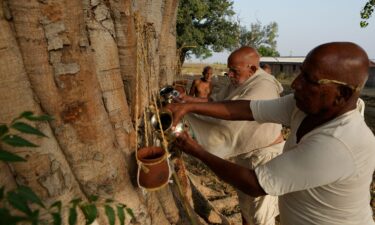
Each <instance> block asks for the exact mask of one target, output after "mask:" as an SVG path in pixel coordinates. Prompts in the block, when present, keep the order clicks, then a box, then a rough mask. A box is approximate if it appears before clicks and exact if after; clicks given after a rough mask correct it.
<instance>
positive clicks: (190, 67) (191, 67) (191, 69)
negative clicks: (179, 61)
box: [182, 63, 227, 75]
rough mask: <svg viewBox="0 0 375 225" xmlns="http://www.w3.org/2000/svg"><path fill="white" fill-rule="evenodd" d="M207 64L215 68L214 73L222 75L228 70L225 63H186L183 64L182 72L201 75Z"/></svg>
mask: <svg viewBox="0 0 375 225" xmlns="http://www.w3.org/2000/svg"><path fill="white" fill-rule="evenodd" d="M205 66H211V67H212V68H213V69H214V71H213V75H221V74H222V72H225V71H226V70H227V65H225V64H202V63H185V64H184V65H183V66H182V74H189V75H201V74H202V71H203V68H204V67H205Z"/></svg>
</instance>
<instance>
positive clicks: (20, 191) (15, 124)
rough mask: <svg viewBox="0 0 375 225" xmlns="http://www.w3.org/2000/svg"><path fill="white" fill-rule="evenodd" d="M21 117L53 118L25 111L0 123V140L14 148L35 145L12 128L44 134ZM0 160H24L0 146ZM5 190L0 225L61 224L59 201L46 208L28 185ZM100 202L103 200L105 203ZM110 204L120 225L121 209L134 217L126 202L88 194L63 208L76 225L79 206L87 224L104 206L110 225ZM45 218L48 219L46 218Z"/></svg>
mask: <svg viewBox="0 0 375 225" xmlns="http://www.w3.org/2000/svg"><path fill="white" fill-rule="evenodd" d="M20 119H26V120H29V121H49V120H51V119H52V117H50V116H47V115H42V116H35V115H34V114H33V113H32V112H24V113H22V114H21V115H20V116H18V117H17V118H16V119H14V120H13V121H12V123H11V124H10V125H6V124H1V125H0V143H4V144H8V145H10V146H13V147H37V145H35V144H34V143H32V142H30V141H28V140H26V139H24V138H22V137H20V136H18V135H15V134H12V133H10V131H11V130H15V131H17V132H20V133H25V134H31V135H36V136H39V137H46V135H44V134H43V133H42V132H40V131H39V130H38V129H37V128H34V127H33V126H31V125H29V124H27V123H25V122H20V121H19V120H20ZM0 161H4V162H18V161H26V160H25V159H23V158H22V157H20V156H18V155H16V154H13V153H10V152H8V151H4V150H1V149H0ZM4 190H5V188H4V187H0V225H16V224H19V223H22V224H32V225H38V224H46V223H47V224H54V225H61V224H62V208H63V205H62V203H61V201H56V202H54V203H52V204H51V205H50V206H49V207H46V206H45V204H43V202H42V201H41V199H40V198H39V197H38V195H36V194H35V193H34V192H33V191H32V190H31V189H30V188H29V187H27V186H19V187H17V188H16V189H15V190H10V191H8V192H5V191H4ZM103 202H105V205H104V206H103V204H104V203H103ZM94 203H95V204H94ZM110 204H112V205H114V206H115V207H116V208H117V213H118V217H117V218H118V220H119V222H120V224H125V213H124V209H125V210H126V211H127V213H128V214H129V215H130V216H131V217H132V218H134V214H133V211H132V210H131V209H130V208H127V207H126V206H125V205H123V204H121V203H115V202H114V201H113V200H112V199H105V200H101V201H100V199H99V197H98V196H95V195H92V196H90V197H89V201H88V202H84V201H82V199H80V198H76V199H73V200H71V201H70V203H69V206H66V208H69V211H68V212H69V217H68V223H69V225H75V224H77V215H78V214H77V208H79V209H80V210H81V212H82V213H83V215H84V217H85V219H86V224H91V223H92V222H94V220H95V219H96V218H97V216H98V210H97V208H98V207H104V209H105V214H106V216H107V218H108V221H109V224H111V225H114V224H115V221H116V220H115V219H116V218H115V211H114V210H113V207H112V206H111V205H110ZM15 211H16V212H15ZM41 211H42V212H43V213H44V214H43V221H41V219H40V212H41ZM46 217H47V221H45V220H46V219H45V218H46Z"/></svg>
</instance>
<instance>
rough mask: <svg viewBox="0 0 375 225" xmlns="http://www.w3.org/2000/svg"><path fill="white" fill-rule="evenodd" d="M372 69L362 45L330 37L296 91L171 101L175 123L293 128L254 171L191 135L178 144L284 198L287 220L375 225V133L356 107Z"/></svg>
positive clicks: (253, 190)
mask: <svg viewBox="0 0 375 225" xmlns="http://www.w3.org/2000/svg"><path fill="white" fill-rule="evenodd" d="M368 69H369V59H368V56H367V54H366V52H365V51H364V50H363V49H362V48H361V47H359V46H358V45H356V44H354V43H350V42H334V43H327V44H323V45H320V46H318V47H316V48H315V49H313V50H312V51H311V52H310V53H309V54H308V56H307V57H306V59H305V61H304V63H303V65H302V67H301V72H300V74H299V76H298V77H297V78H296V79H295V80H294V81H293V83H292V88H293V89H294V91H295V92H294V94H291V95H287V96H284V97H282V98H279V99H275V100H267V101H245V100H240V101H227V102H222V103H208V104H204V105H202V104H185V105H179V104H176V105H169V106H168V108H169V109H170V110H171V111H172V112H173V113H174V120H175V121H174V123H175V122H176V121H178V120H179V119H180V118H181V117H182V116H183V115H184V114H186V113H190V112H193V113H199V114H203V115H207V116H213V117H216V118H221V119H227V120H256V121H259V122H260V123H263V122H273V123H281V124H285V125H288V126H290V127H291V134H290V136H289V138H288V140H287V142H286V144H285V146H284V152H283V154H281V155H279V156H278V157H276V158H274V159H272V160H271V161H269V162H268V163H266V164H264V165H260V166H258V167H257V168H255V169H254V170H252V169H247V168H244V167H241V166H239V165H236V164H233V163H230V162H228V161H225V160H222V159H220V158H218V157H215V156H213V155H211V154H210V153H208V152H206V151H204V149H203V148H202V147H201V146H200V145H198V144H197V143H196V142H194V141H193V140H192V139H190V137H188V135H187V134H186V133H181V134H180V135H179V137H178V138H177V142H176V144H177V145H178V146H179V147H180V148H181V149H182V150H183V151H185V152H186V153H188V154H191V155H193V156H195V157H197V158H199V159H200V160H202V161H203V162H204V163H206V164H207V165H208V166H209V167H210V168H211V169H212V170H213V171H214V172H215V173H216V174H217V175H218V176H219V177H221V178H222V179H223V180H225V181H226V182H228V183H230V184H232V185H234V186H235V187H236V188H238V189H240V190H242V191H243V192H245V193H247V194H249V195H251V196H264V195H272V196H279V208H280V218H281V224H283V225H299V224H300V225H309V224H315V225H321V224H325V225H327V224H344V225H345V224H358V225H359V224H361V225H374V224H375V223H374V221H373V218H372V209H371V207H370V192H369V188H370V184H371V181H372V175H373V172H374V169H375V137H374V135H373V133H372V132H371V130H370V129H369V128H368V127H367V125H366V123H365V121H364V119H363V117H362V116H361V115H360V113H359V111H358V110H357V109H356V105H357V100H358V97H359V94H360V90H361V89H362V87H363V86H364V84H365V82H366V80H367V77H368ZM233 174H235V176H234V175H233Z"/></svg>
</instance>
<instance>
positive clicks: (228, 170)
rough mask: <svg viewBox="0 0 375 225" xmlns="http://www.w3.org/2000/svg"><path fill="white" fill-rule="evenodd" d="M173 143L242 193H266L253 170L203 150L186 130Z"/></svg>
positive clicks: (255, 195) (253, 194)
mask: <svg viewBox="0 0 375 225" xmlns="http://www.w3.org/2000/svg"><path fill="white" fill-rule="evenodd" d="M175 143H176V145H177V146H178V147H179V148H180V149H181V150H182V151H184V152H185V153H187V154H190V155H192V156H194V157H196V158H198V159H200V160H201V161H202V162H203V163H205V164H206V165H207V166H208V167H210V169H211V170H212V171H213V172H214V173H215V174H216V175H218V176H219V177H220V178H221V179H223V180H224V181H225V182H227V183H229V184H231V185H233V186H234V187H236V188H238V189H240V190H241V191H243V192H244V193H246V194H248V195H251V196H253V197H258V196H262V195H266V192H265V191H264V190H263V188H262V187H261V186H260V185H259V182H258V179H257V177H256V175H255V172H254V170H250V169H248V168H246V167H242V166H239V165H237V164H234V163H231V162H229V161H226V160H224V159H221V158H219V157H217V156H215V155H213V154H211V153H209V152H207V151H205V150H204V149H203V148H202V146H200V145H199V144H197V143H196V142H195V141H194V140H193V139H191V138H190V136H189V135H188V134H187V133H186V132H184V133H181V134H179V135H178V137H177V140H176V142H175Z"/></svg>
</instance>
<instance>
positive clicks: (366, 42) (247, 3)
mask: <svg viewBox="0 0 375 225" xmlns="http://www.w3.org/2000/svg"><path fill="white" fill-rule="evenodd" d="M365 3H366V0H314V1H307V0H263V1H259V0H258V1H254V0H234V10H235V12H236V13H237V17H238V18H239V19H240V21H241V24H242V25H246V26H247V27H249V26H250V24H251V23H254V22H256V21H257V20H259V21H260V22H261V23H262V24H263V25H266V24H268V23H270V22H271V21H275V22H277V24H278V26H279V32H278V34H279V37H278V38H277V50H278V51H279V52H280V54H281V55H282V56H305V55H306V54H307V53H308V52H309V51H310V50H311V49H312V48H314V47H316V46H317V45H319V44H322V43H326V42H331V41H352V42H355V43H357V44H359V45H360V46H362V47H363V48H364V49H365V50H366V52H367V54H368V55H369V57H370V58H371V59H375V15H374V16H373V17H372V18H371V19H370V20H369V22H370V24H369V25H368V26H367V27H366V28H361V27H360V26H359V22H360V21H361V18H360V11H361V9H362V7H363V6H364V4H365ZM228 54H229V53H228V52H224V53H214V56H213V57H210V58H208V59H206V60H203V61H202V62H205V63H213V62H221V63H226V58H227V57H228ZM189 61H193V62H200V60H197V59H192V60H189Z"/></svg>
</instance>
